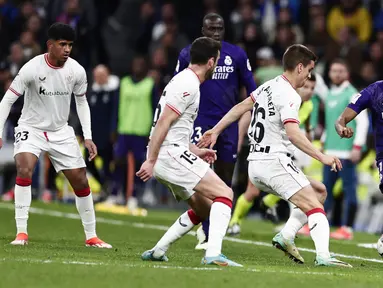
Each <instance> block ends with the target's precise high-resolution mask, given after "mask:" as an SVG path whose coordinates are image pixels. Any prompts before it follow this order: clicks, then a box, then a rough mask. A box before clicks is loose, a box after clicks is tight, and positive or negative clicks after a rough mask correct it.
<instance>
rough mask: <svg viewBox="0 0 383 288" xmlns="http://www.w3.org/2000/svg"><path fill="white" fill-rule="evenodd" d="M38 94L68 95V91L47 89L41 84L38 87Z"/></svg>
mask: <svg viewBox="0 0 383 288" xmlns="http://www.w3.org/2000/svg"><path fill="white" fill-rule="evenodd" d="M39 94H40V95H44V96H68V95H70V93H69V92H68V91H54V92H52V91H47V90H46V89H45V88H44V87H43V86H40V88H39Z"/></svg>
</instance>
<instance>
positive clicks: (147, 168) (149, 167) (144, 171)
mask: <svg viewBox="0 0 383 288" xmlns="http://www.w3.org/2000/svg"><path fill="white" fill-rule="evenodd" d="M153 167H154V163H153V162H150V161H148V160H146V161H145V162H144V163H143V164H142V165H141V168H140V170H139V171H138V172H137V173H136V175H137V176H138V177H140V178H141V180H142V181H144V182H146V181H148V180H149V179H150V178H152V176H153Z"/></svg>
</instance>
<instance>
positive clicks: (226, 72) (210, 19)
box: [176, 13, 256, 249]
mask: <svg viewBox="0 0 383 288" xmlns="http://www.w3.org/2000/svg"><path fill="white" fill-rule="evenodd" d="M202 34H203V35H204V36H206V37H209V38H213V39H214V40H217V41H220V42H221V44H222V48H221V56H220V58H219V59H218V64H217V68H216V69H215V71H214V74H213V77H212V79H211V80H208V81H206V82H205V83H203V84H202V85H201V88H200V89H201V105H200V110H199V112H198V116H197V119H196V120H195V122H194V134H193V136H192V142H193V143H197V142H198V141H199V140H200V138H201V136H202V134H203V133H204V132H205V131H207V130H209V129H211V128H212V127H213V126H214V125H215V124H217V123H218V121H219V120H220V119H221V118H222V117H223V116H224V115H225V114H226V113H227V112H228V111H229V110H230V109H231V108H232V107H233V106H234V105H235V104H237V103H238V102H239V101H240V95H239V94H240V93H239V92H240V86H241V85H244V86H245V87H246V90H247V95H249V94H250V92H252V91H254V90H255V88H256V85H255V82H254V79H253V74H252V69H251V66H250V62H249V59H248V58H247V55H246V53H245V52H244V51H243V50H242V49H241V48H240V47H238V46H235V45H232V44H230V43H227V42H225V41H223V38H224V34H225V23H224V20H223V17H222V16H220V15H219V14H216V13H209V14H207V15H206V16H205V17H204V18H203V26H202ZM189 63H190V45H189V46H187V47H186V48H184V49H183V50H182V51H181V53H180V55H179V58H178V63H177V67H176V73H179V72H181V71H182V70H184V69H185V68H187V67H188V65H189ZM245 129H246V128H245ZM214 149H215V150H217V161H216V162H215V163H214V171H215V172H216V173H217V175H218V176H219V177H220V178H221V179H222V180H223V181H224V182H225V183H226V185H228V186H231V181H232V178H233V172H234V166H235V162H236V160H237V150H238V124H237V122H235V123H233V124H232V125H230V127H228V129H226V130H225V132H224V133H222V135H220V137H219V138H218V141H217V144H216V146H215V148H214ZM202 226H203V232H205V233H202V234H205V235H202V237H199V243H198V244H197V246H196V249H205V248H206V242H207V240H208V231H209V222H208V220H206V221H204V222H203V223H202ZM198 235H200V234H198ZM203 236H206V237H203Z"/></svg>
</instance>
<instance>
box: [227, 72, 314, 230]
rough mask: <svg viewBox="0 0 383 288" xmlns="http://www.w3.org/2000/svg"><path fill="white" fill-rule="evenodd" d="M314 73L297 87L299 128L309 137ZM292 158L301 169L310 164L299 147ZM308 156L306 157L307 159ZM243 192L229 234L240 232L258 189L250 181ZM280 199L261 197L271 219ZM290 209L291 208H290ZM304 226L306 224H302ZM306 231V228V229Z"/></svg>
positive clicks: (269, 196) (271, 195)
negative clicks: (300, 99)
mask: <svg viewBox="0 0 383 288" xmlns="http://www.w3.org/2000/svg"><path fill="white" fill-rule="evenodd" d="M315 81H316V78H315V75H314V74H311V77H310V79H307V81H306V82H305V84H304V85H303V87H301V88H299V89H297V92H298V94H299V96H301V98H302V105H301V107H300V108H299V113H298V119H299V121H300V128H301V130H302V131H303V132H305V133H306V137H307V138H308V139H311V136H310V114H311V111H312V110H313V103H312V102H311V97H312V96H313V94H314V87H315ZM294 158H295V162H296V164H297V166H298V167H299V168H301V169H303V168H304V167H306V166H309V165H310V162H311V157H310V156H308V155H307V154H306V153H304V152H302V151H301V150H299V149H296V150H295V153H294ZM307 158H308V159H307ZM247 187H248V188H247V189H246V191H245V193H243V194H242V195H241V196H240V197H239V198H238V200H237V204H236V205H235V208H234V212H233V217H232V218H231V220H230V223H229V229H228V230H227V233H228V234H229V235H233V236H234V235H238V234H240V233H241V222H242V219H243V218H244V217H246V215H247V213H248V212H249V210H250V208H251V207H252V206H253V203H254V200H255V199H256V198H257V197H258V195H259V190H258V189H257V188H256V187H254V186H253V185H252V184H251V182H250V183H249V184H248V186H247ZM280 200H281V198H280V197H278V196H276V195H273V194H268V195H266V196H265V197H263V199H262V203H261V205H263V207H264V208H263V209H264V210H266V215H267V217H269V218H271V219H273V220H274V219H275V220H277V219H276V218H277V217H278V216H277V215H276V207H275V206H276V205H277V203H278V202H279V201H280ZM291 211H292V210H291ZM304 227H306V226H304ZM307 231H308V230H307Z"/></svg>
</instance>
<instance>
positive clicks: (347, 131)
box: [335, 124, 354, 138]
mask: <svg viewBox="0 0 383 288" xmlns="http://www.w3.org/2000/svg"><path fill="white" fill-rule="evenodd" d="M335 130H336V132H337V133H338V135H339V136H340V137H341V138H351V137H352V135H354V130H353V129H352V128H350V127H347V126H342V125H340V124H335Z"/></svg>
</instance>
